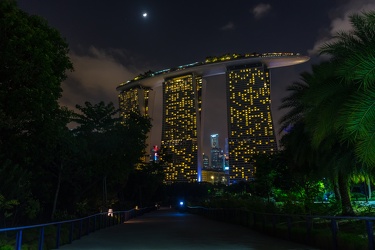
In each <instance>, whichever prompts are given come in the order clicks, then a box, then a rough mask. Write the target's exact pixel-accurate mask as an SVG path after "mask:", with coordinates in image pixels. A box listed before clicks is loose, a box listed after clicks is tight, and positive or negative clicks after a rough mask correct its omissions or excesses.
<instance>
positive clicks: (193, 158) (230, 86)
mask: <svg viewBox="0 0 375 250" xmlns="http://www.w3.org/2000/svg"><path fill="white" fill-rule="evenodd" d="M308 60H309V57H307V56H301V55H299V54H294V53H265V54H246V55H239V54H232V55H229V54H227V55H224V56H221V57H209V58H207V59H206V61H205V62H202V63H192V64H188V65H183V66H179V67H177V68H173V69H165V70H161V71H157V72H146V73H145V74H141V75H139V76H137V77H136V78H134V79H133V80H130V81H127V82H124V83H121V84H120V85H119V86H118V87H117V90H118V91H119V102H120V109H121V116H122V117H124V118H126V117H127V114H129V113H130V112H138V113H139V114H141V115H148V116H150V117H151V118H152V122H153V128H152V130H151V133H150V135H149V138H150V140H151V138H157V139H156V141H158V143H160V148H161V157H162V160H165V162H166V165H165V168H164V172H165V182H166V183H174V182H196V181H201V170H202V165H203V162H202V159H203V157H202V155H203V138H206V137H208V136H209V135H205V134H204V130H203V126H204V123H203V121H204V119H205V118H204V115H205V114H208V113H209V112H211V111H210V110H205V107H208V105H205V101H206V99H205V94H204V93H205V91H206V90H205V89H206V87H205V86H206V83H207V82H208V81H209V79H210V78H211V77H213V76H218V75H222V76H223V77H222V78H221V79H223V81H225V83H224V84H225V86H226V88H225V90H224V91H225V92H226V93H225V94H226V99H224V100H223V102H225V105H226V112H225V111H224V112H223V113H224V114H225V116H226V119H224V120H226V123H224V124H225V126H226V131H227V134H226V135H222V136H223V137H224V138H226V141H227V142H228V145H226V146H227V147H228V151H229V152H228V153H229V177H230V182H231V183H234V182H237V181H241V180H245V181H247V180H252V179H253V177H254V173H255V171H256V170H255V169H254V167H253V166H252V156H253V155H254V154H257V153H269V154H272V153H273V152H275V151H276V150H277V142H276V135H275V131H274V126H273V120H272V114H271V99H270V96H271V81H270V69H272V68H277V67H284V66H291V65H295V64H299V63H303V62H306V61H308ZM156 89H159V92H161V93H160V94H157V93H156V92H157V91H155V90H156ZM160 118H161V119H160ZM154 141H155V139H154ZM152 146H153V145H149V147H152ZM149 151H150V150H148V149H146V152H149ZM163 158H164V159H163Z"/></svg>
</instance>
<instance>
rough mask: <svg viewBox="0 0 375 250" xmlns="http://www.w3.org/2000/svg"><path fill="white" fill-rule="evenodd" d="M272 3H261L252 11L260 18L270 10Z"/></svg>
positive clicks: (255, 16) (256, 17)
mask: <svg viewBox="0 0 375 250" xmlns="http://www.w3.org/2000/svg"><path fill="white" fill-rule="evenodd" d="M270 9H271V5H270V4H264V3H260V4H258V5H257V6H255V7H254V8H253V9H252V10H251V12H252V13H253V14H254V18H255V19H259V18H261V17H263V16H264V15H265V14H266V13H267V12H268V11H270Z"/></svg>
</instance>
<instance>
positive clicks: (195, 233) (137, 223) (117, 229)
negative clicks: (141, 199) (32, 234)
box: [60, 208, 315, 250]
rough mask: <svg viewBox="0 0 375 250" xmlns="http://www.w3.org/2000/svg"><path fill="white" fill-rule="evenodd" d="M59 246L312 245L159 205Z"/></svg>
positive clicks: (67, 249) (76, 249)
mask: <svg viewBox="0 0 375 250" xmlns="http://www.w3.org/2000/svg"><path fill="white" fill-rule="evenodd" d="M60 249H63V250H84V249H90V250H96V249H108V250H112V249H113V250H115V249H116V250H119V249H136V250H143V249H163V250H167V249H177V250H184V249H199V250H201V249H202V250H204V249H215V250H220V249H231V250H236V249H264V250H272V249H277V250H283V249H290V250H302V249H304V250H306V249H309V250H311V249H315V248H313V247H309V246H305V245H301V244H297V243H293V242H288V241H284V240H280V239H276V238H272V237H268V236H265V235H262V234H259V233H257V232H255V231H253V230H251V229H248V228H245V227H242V226H239V225H233V224H229V223H224V222H218V221H213V220H210V219H207V218H204V217H201V216H198V215H193V214H188V213H179V212H177V211H175V210H173V209H169V208H162V209H160V210H158V211H155V212H151V213H147V214H145V215H143V216H140V217H137V218H134V219H132V220H129V221H127V222H125V223H124V224H122V225H118V226H114V227H110V228H106V229H103V230H100V231H97V232H94V233H91V234H89V235H87V236H84V237H82V238H81V239H80V240H76V241H73V243H72V244H68V245H64V246H61V247H60Z"/></svg>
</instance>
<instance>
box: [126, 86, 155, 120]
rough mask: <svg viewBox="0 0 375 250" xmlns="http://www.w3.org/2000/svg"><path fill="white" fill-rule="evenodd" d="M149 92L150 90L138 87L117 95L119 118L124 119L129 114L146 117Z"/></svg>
mask: <svg viewBox="0 0 375 250" xmlns="http://www.w3.org/2000/svg"><path fill="white" fill-rule="evenodd" d="M150 90H151V88H148V87H143V86H139V85H138V86H135V87H132V88H130V89H127V90H126V91H121V92H120V94H119V103H120V107H121V113H120V115H121V117H124V118H126V117H127V116H128V115H129V113H131V112H134V113H138V114H141V115H148V108H149V103H148V101H149V93H150Z"/></svg>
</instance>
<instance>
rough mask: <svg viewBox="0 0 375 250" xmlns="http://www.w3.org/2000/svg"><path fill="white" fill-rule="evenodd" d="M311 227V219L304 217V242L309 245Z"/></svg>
mask: <svg viewBox="0 0 375 250" xmlns="http://www.w3.org/2000/svg"><path fill="white" fill-rule="evenodd" d="M311 227H312V218H311V217H310V216H306V234H307V235H306V242H307V243H308V244H309V243H310V242H311Z"/></svg>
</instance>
